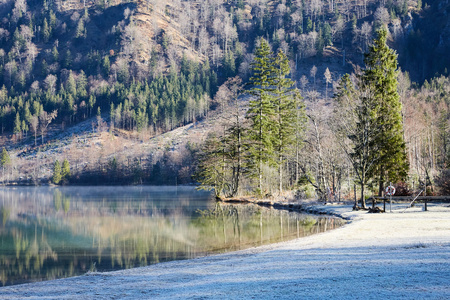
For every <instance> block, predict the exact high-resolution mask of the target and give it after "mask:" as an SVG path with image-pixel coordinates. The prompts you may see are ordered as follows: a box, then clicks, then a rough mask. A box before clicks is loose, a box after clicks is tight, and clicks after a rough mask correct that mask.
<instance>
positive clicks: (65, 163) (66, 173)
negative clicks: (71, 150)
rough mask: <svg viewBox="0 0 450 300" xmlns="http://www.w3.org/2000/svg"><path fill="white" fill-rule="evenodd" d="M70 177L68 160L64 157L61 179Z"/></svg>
mask: <svg viewBox="0 0 450 300" xmlns="http://www.w3.org/2000/svg"><path fill="white" fill-rule="evenodd" d="M69 177H70V165H69V161H68V160H67V159H64V161H63V165H62V170H61V179H62V180H68V179H69Z"/></svg>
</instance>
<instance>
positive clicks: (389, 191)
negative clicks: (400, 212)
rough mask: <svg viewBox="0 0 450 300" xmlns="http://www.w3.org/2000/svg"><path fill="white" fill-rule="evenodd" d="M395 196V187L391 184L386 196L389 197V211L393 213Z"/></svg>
mask: <svg viewBox="0 0 450 300" xmlns="http://www.w3.org/2000/svg"><path fill="white" fill-rule="evenodd" d="M394 194H395V187H394V186H393V185H392V182H391V184H390V185H389V186H388V187H387V188H386V195H388V196H389V198H390V199H389V211H390V212H392V196H393V195H394Z"/></svg>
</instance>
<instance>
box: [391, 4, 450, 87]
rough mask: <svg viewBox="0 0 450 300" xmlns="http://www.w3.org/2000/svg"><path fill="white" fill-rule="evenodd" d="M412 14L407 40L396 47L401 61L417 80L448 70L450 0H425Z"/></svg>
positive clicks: (449, 58) (449, 67)
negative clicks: (423, 4)
mask: <svg viewBox="0 0 450 300" xmlns="http://www.w3.org/2000/svg"><path fill="white" fill-rule="evenodd" d="M426 4H427V5H426V6H424V7H423V9H422V10H421V11H418V12H415V13H413V14H412V22H411V23H412V24H411V25H412V26H411V28H410V30H409V32H408V35H407V36H406V43H404V44H401V45H400V46H402V48H400V49H398V52H399V53H400V56H399V58H400V63H401V65H402V67H403V69H404V70H408V71H409V72H410V74H411V75H412V77H413V78H414V79H415V80H416V81H419V82H422V81H423V80H425V79H427V80H429V79H430V78H431V77H434V76H436V75H439V74H444V75H448V70H450V55H448V53H449V51H450V2H449V1H447V0H444V1H442V0H432V1H426Z"/></svg>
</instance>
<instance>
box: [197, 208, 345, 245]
mask: <svg viewBox="0 0 450 300" xmlns="http://www.w3.org/2000/svg"><path fill="white" fill-rule="evenodd" d="M200 213H201V217H199V218H197V219H195V220H194V221H193V222H194V223H195V226H196V227H198V228H199V230H200V235H199V240H198V241H197V242H198V243H200V244H201V245H203V246H204V249H205V251H225V250H237V249H242V248H245V247H249V246H256V245H261V244H265V243H273V242H278V241H282V240H285V239H287V238H294V237H304V236H307V235H311V234H313V233H319V232H323V231H325V230H327V229H333V228H336V227H338V226H341V225H342V224H343V223H342V221H341V220H340V219H336V218H330V217H313V216H310V215H304V214H297V213H291V212H288V211H284V210H274V209H269V208H264V207H259V206H255V205H224V204H221V203H217V204H216V206H215V207H214V208H213V209H210V210H204V211H201V212H200Z"/></svg>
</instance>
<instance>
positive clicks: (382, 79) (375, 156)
mask: <svg viewBox="0 0 450 300" xmlns="http://www.w3.org/2000/svg"><path fill="white" fill-rule="evenodd" d="M386 41H387V31H386V30H385V29H381V30H380V31H378V38H377V39H376V40H375V41H374V43H373V45H371V46H370V48H369V52H368V53H367V54H366V56H365V63H366V68H365V69H364V70H363V71H361V72H360V73H358V74H356V77H355V81H354V82H352V81H351V80H350V76H348V75H345V76H344V77H343V78H342V79H341V82H340V84H339V87H338V93H337V95H336V100H337V105H336V108H335V109H336V111H335V123H334V124H335V125H336V127H335V132H336V134H337V135H338V141H339V143H340V146H341V148H342V149H343V150H344V152H345V154H346V156H347V158H348V159H349V161H350V163H351V165H352V166H353V170H354V180H355V181H356V182H357V183H358V184H359V185H360V190H361V203H362V206H363V207H365V198H364V190H365V186H366V185H367V184H368V183H369V181H375V182H378V186H379V191H378V194H379V195H380V196H381V195H382V192H383V189H384V185H385V183H386V182H389V181H392V182H397V181H399V180H405V179H406V178H407V174H408V169H409V164H408V159H407V153H406V144H405V141H404V130H403V120H402V105H401V102H400V96H399V94H398V90H397V89H398V81H397V76H398V74H397V55H396V54H395V52H394V51H393V50H392V49H390V48H389V47H388V46H387V45H386Z"/></svg>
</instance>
